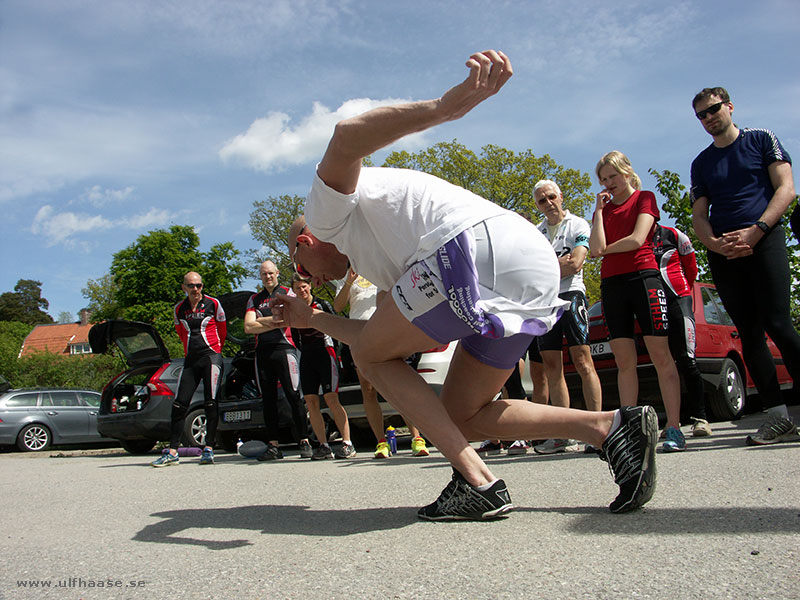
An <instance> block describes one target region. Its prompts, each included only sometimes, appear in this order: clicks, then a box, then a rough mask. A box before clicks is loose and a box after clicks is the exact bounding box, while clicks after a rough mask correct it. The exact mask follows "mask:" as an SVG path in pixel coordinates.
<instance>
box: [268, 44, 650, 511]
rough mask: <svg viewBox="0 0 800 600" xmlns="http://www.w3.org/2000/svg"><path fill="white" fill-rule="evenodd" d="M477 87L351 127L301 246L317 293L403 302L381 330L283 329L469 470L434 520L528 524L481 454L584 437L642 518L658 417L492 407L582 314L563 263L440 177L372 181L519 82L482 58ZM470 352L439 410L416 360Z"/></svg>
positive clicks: (522, 225)
mask: <svg viewBox="0 0 800 600" xmlns="http://www.w3.org/2000/svg"><path fill="white" fill-rule="evenodd" d="M466 66H467V67H468V69H469V75H468V76H467V77H466V79H465V80H464V81H463V82H462V83H460V84H459V85H456V86H455V87H453V88H451V89H450V90H448V91H447V92H446V93H445V94H444V95H443V96H442V97H441V98H438V99H435V100H426V101H420V102H411V103H406V104H401V105H393V106H388V107H381V108H377V109H374V110H371V111H369V112H367V113H364V114H362V115H359V116H357V117H354V118H351V119H347V120H344V121H341V122H339V123H338V124H337V125H336V128H335V130H334V134H333V137H332V138H331V140H330V143H329V145H328V148H327V150H326V152H325V155H324V157H323V158H322V161H321V162H320V163H319V165H318V167H317V173H316V175H315V178H314V182H313V185H312V189H311V191H310V193H309V195H308V197H307V199H306V205H305V212H306V217H307V219H308V221H306V217H300V218H299V219H297V220H296V221H295V223H293V224H292V227H291V228H290V230H289V236H288V247H289V251H290V253H291V258H292V260H293V262H294V265H295V270H296V271H297V272H298V273H299V274H300V275H301V276H310V277H311V278H312V281H313V282H314V284H315V285H320V284H321V283H323V282H325V281H331V280H334V279H340V278H342V277H344V276H345V275H346V274H347V270H348V269H349V268H350V267H351V265H352V268H353V269H354V270H355V271H356V272H357V273H360V274H362V275H363V276H364V277H367V278H368V279H369V280H370V281H372V282H373V283H375V284H376V285H377V286H378V288H379V289H384V290H391V292H392V294H391V297H388V296H387V298H386V299H385V300H384V301H383V302H381V303H380V305H379V306H378V310H377V311H376V312H375V314H374V315H372V318H370V320H369V321H366V322H364V321H353V320H349V319H345V318H342V317H338V316H333V315H328V314H326V313H323V312H319V311H313V310H312V309H311V308H310V307H309V306H308V305H307V304H306V303H305V302H303V301H302V300H300V299H298V298H295V297H289V296H283V295H280V296H278V298H277V299H275V300H273V302H272V306H273V313H276V312H277V314H276V315H275V316H276V319H277V320H279V321H280V320H283V322H284V323H285V324H286V325H288V326H293V327H314V328H316V329H320V330H322V331H325V332H326V333H328V334H329V335H331V336H333V337H335V338H337V339H340V340H342V341H344V342H345V343H347V344H349V345H350V348H351V350H352V353H353V358H354V359H355V362H356V364H357V365H358V366H359V368H361V369H362V370H363V371H364V372H365V374H366V376H367V377H368V378H369V380H370V381H372V382H373V383H374V384H375V387H376V388H377V389H378V391H379V392H380V393H381V394H382V395H383V396H384V397H386V398H387V399H388V400H389V401H390V402H391V403H392V405H393V406H395V407H396V408H397V409H398V410H399V411H400V412H401V413H403V414H407V415H408V416H410V417H411V418H412V419H413V420H414V422H415V423H416V424H417V425H418V426H419V427H421V428H422V429H423V430H424V431H425V434H426V436H427V437H428V438H429V439H430V440H431V441H432V442H433V443H434V444H435V445H436V447H437V449H439V450H440V451H441V452H442V454H443V455H444V456H445V457H446V458H447V459H448V460H449V461H450V463H451V464H452V466H453V475H452V478H451V481H450V483H449V484H448V485H447V486H446V487H445V488H444V490H443V491H442V493H441V494H440V495H439V498H438V499H437V500H436V501H435V502H433V503H432V504H430V505H428V506H426V507H424V508H422V509H420V511H419V512H418V515H419V517H420V518H422V519H428V520H455V519H488V518H494V517H498V516H503V515H505V514H506V513H507V512H508V511H510V510H511V509H512V508H513V505H512V504H511V499H510V497H509V494H508V489H507V488H506V485H505V483H504V482H503V481H502V480H501V479H498V478H496V477H495V476H494V475H493V474H492V473H491V471H490V470H489V469H488V467H487V466H486V464H485V463H484V462H483V461H482V460H481V459H480V457H479V456H478V454H477V453H476V451H475V450H474V449H473V448H472V446H470V444H469V440H480V439H485V438H505V439H520V438H521V439H531V438H539V437H544V438H548V437H576V438H579V439H582V440H584V441H587V442H590V443H592V444H595V445H597V446H600V445H601V444H602V452H603V454H602V455H601V456H602V457H603V458H605V459H606V460H608V461H609V465H610V467H611V469H612V472H614V473H615V481H616V482H617V484H618V485H619V487H620V493H619V495H618V496H617V498H616V499H615V500H614V501H613V502H612V503H611V505H610V506H609V508H610V509H611V510H612V511H613V512H624V511H628V510H632V509H635V508H638V507H639V506H642V505H643V504H644V503H645V502H647V501H648V500H649V499H650V498H651V497H652V495H653V492H654V491H655V488H654V485H655V454H654V450H655V445H656V443H657V435H658V424H657V418H656V416H655V411H654V410H653V409H652V408H651V407H639V408H633V407H625V408H622V409H621V410H619V411H615V412H600V413H595V412H589V411H582V410H572V409H568V408H555V407H551V406H542V405H539V404H534V403H533V402H520V401H519V400H511V401H507V400H497V401H494V402H492V399H493V398H494V396H495V395H496V394H497V392H498V391H499V390H500V387H501V386H502V385H503V383H504V382H505V381H506V379H507V378H508V376H509V374H510V373H511V370H512V368H513V366H514V364H515V363H516V362H517V360H518V359H519V357H520V356H522V353H523V351H524V350H525V348H527V347H528V346H529V345H530V342H531V339H532V338H533V337H534V336H536V335H541V334H542V333H545V332H546V331H547V330H549V329H550V328H551V327H552V326H553V324H554V323H555V321H556V320H557V319H558V317H559V316H560V313H561V311H562V310H563V308H564V307H565V305H566V303H565V302H564V301H563V300H560V299H559V298H558V281H559V272H558V262H557V260H556V257H555V255H554V254H553V251H552V248H551V247H550V245H549V244H548V243H547V240H545V239H544V237H543V236H542V235H541V234H540V233H539V232H538V231H537V230H536V227H535V226H533V225H531V224H530V223H529V222H527V221H526V220H525V219H524V218H522V217H520V216H519V215H516V214H514V213H512V212H510V211H507V210H505V209H503V208H502V207H500V206H498V205H496V204H494V203H492V202H489V201H488V200H485V199H483V198H480V197H479V196H477V195H475V194H473V193H471V192H469V191H467V190H465V189H463V188H460V187H458V186H455V185H452V184H450V183H448V182H446V181H443V180H441V179H438V178H437V177H434V176H431V175H428V174H426V173H421V172H418V171H411V170H406V169H388V168H383V169H381V168H368V167H363V168H362V160H363V158H364V157H366V156H369V155H370V154H372V153H374V152H376V151H378V150H379V149H381V148H383V147H385V146H388V145H389V144H391V143H393V142H395V141H397V140H399V139H401V138H403V137H404V136H406V135H408V134H411V133H414V132H420V131H424V130H426V129H429V128H431V127H433V126H435V125H438V124H441V123H445V122H447V121H451V120H455V119H458V118H461V117H463V116H464V115H465V114H466V113H468V112H469V111H470V110H472V109H473V108H474V107H475V106H477V105H478V104H480V103H481V102H483V101H484V100H486V99H487V98H489V97H490V96H492V95H494V94H495V93H497V92H498V91H499V90H500V88H501V87H502V86H503V85H504V84H505V83H506V81H507V80H508V79H509V78H510V77H511V74H512V68H511V62H510V61H509V60H508V58H507V57H506V56H505V55H504V54H502V53H498V52H495V51H494V50H487V51H485V52H478V53H475V54H473V55H472V56H471V57H470V58H469V60H468V61H467V63H466ZM457 339H458V340H460V342H459V344H458V347H457V348H456V351H455V354H454V356H453V359H452V361H451V363H450V367H449V370H448V373H447V378H446V380H445V383H444V386H443V387H442V391H441V395H440V396H439V397H437V395H436V393H435V392H434V391H433V390H432V389H431V387H430V386H429V385H428V384H427V383H426V382H425V381H424V380H423V379H422V377H421V376H420V375H419V374H418V373H417V372H416V371H415V370H414V369H413V368H411V366H409V365H408V364H407V363H406V362H405V360H404V359H405V357H407V356H409V355H411V354H413V353H414V352H419V351H425V350H427V349H430V348H433V347H435V346H438V345H441V344H443V343H446V342H447V343H449V342H451V341H454V340H457Z"/></svg>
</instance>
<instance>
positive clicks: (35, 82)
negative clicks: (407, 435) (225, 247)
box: [0, 0, 800, 318]
mask: <svg viewBox="0 0 800 600" xmlns="http://www.w3.org/2000/svg"><path fill="white" fill-rule="evenodd" d="M798 34H800V3H798V2H797V1H796V0H762V1H760V2H752V1H742V0H732V1H728V2H720V1H716V0H710V1H709V0H706V1H705V2H694V1H680V0H676V1H673V2H667V3H655V2H651V1H648V0H628V1H626V2H617V1H616V0H609V1H607V2H603V3H595V2H587V1H586V0H529V1H523V2H520V1H515V2H510V1H509V2H505V1H496V2H491V3H487V2H477V1H475V0H458V1H450V0H439V1H437V2H430V1H425V2H423V1H420V0H408V1H407V2H403V3H396V2H382V1H380V0H379V1H377V2H376V1H375V0H336V1H328V0H313V1H306V0H228V1H225V2H223V1H220V0H216V1H215V0H160V1H155V0H154V1H143V0H124V1H122V0H37V1H35V2H31V1H29V0H0V211H2V214H3V218H2V221H1V222H2V224H1V225H0V234H1V235H0V292H4V291H10V290H13V287H14V285H15V284H16V282H17V280H18V279H34V280H39V281H41V282H42V289H43V296H44V297H45V298H47V299H48V300H49V301H50V310H49V312H50V314H51V315H53V317H54V318H58V316H59V314H60V313H61V312H70V313H72V314H73V315H75V314H77V312H78V310H80V309H81V308H82V307H84V306H85V305H86V304H87V300H86V299H85V298H84V297H83V296H82V294H81V289H82V288H83V287H85V285H86V282H87V281H88V280H89V279H97V278H99V277H101V276H103V275H104V274H105V273H107V272H108V268H109V266H110V264H111V257H112V255H113V254H114V253H115V252H117V251H119V250H120V249H122V248H125V247H126V246H128V245H130V244H131V243H133V242H134V241H135V240H136V238H137V237H138V236H140V235H142V234H144V233H147V232H148V231H151V230H153V229H159V228H168V227H169V226H170V225H173V224H178V225H192V226H193V227H194V228H195V229H196V231H197V232H198V234H199V236H200V240H201V249H203V250H205V249H208V248H209V247H210V246H212V245H213V244H216V243H220V242H224V241H232V242H233V243H234V244H235V245H236V247H237V248H239V249H240V250H246V249H250V248H255V247H256V246H257V244H256V242H255V240H254V239H253V238H252V236H251V235H250V232H249V231H248V228H247V220H248V216H249V212H250V210H252V205H253V202H254V201H256V200H264V199H266V198H268V197H269V196H279V195H282V194H298V195H305V194H306V192H307V191H308V188H309V186H310V182H311V177H312V174H313V169H314V164H315V162H316V161H317V160H318V159H319V158H320V157H321V155H322V153H323V151H324V149H325V146H326V143H327V140H328V138H329V136H330V133H331V131H332V129H333V126H334V124H335V123H336V122H337V121H338V120H340V119H342V118H344V117H348V116H351V115H354V114H358V113H359V112H362V111H364V110H368V109H369V108H372V107H374V106H379V105H381V104H386V103H390V102H397V101H401V100H418V99H427V98H433V97H437V96H439V95H440V94H441V93H443V92H444V91H445V90H446V89H447V88H448V87H450V86H452V85H454V84H456V83H458V82H459V81H461V80H462V79H463V77H464V76H465V75H466V69H465V68H464V62H465V60H466V59H467V57H468V56H469V54H471V53H472V52H473V51H476V50H484V49H486V48H497V49H501V50H503V51H504V52H505V53H506V54H507V55H508V56H509V57H510V59H511V61H512V63H513V65H514V71H515V74H514V77H513V78H512V79H511V80H510V82H509V83H508V84H507V85H506V87H505V88H504V89H503V90H502V92H501V93H500V94H498V95H497V96H495V97H493V98H492V99H490V100H489V101H488V102H486V103H485V104H483V105H481V106H479V107H478V108H477V109H475V110H474V111H473V112H472V113H470V114H469V115H467V116H466V117H465V118H463V119H461V120H459V121H455V122H452V123H448V124H446V125H442V126H440V127H437V128H435V129H433V130H430V131H427V132H424V133H422V134H418V135H416V136H414V137H412V138H408V139H406V140H403V141H402V142H400V143H399V144H398V145H397V146H396V147H395V148H403V149H407V150H419V149H422V148H424V147H427V146H429V145H431V144H434V143H436V142H439V141H451V140H453V139H458V141H459V142H461V143H462V144H465V145H466V146H468V147H470V148H472V149H473V150H476V151H477V150H479V149H480V147H481V146H483V145H485V144H496V145H500V146H504V147H507V148H510V149H512V150H515V151H523V150H526V149H531V150H532V151H533V152H534V153H535V154H536V155H543V154H550V156H552V157H553V158H554V159H555V160H556V161H557V162H559V163H561V164H563V165H565V166H567V167H571V168H577V169H580V170H582V171H585V172H589V173H593V169H594V165H595V163H596V162H597V159H598V158H599V157H600V156H601V155H602V154H604V153H605V152H606V151H608V150H611V149H619V150H622V151H623V152H625V153H626V154H628V156H629V157H630V158H631V160H632V162H633V166H634V168H635V169H636V171H637V172H638V173H639V174H640V175H641V176H642V179H643V181H644V187H645V188H646V189H652V188H653V179H652V178H651V177H650V176H649V175H647V170H648V169H649V168H654V169H658V170H663V169H669V170H672V171H675V172H678V173H679V174H680V175H681V178H682V180H683V182H684V183H685V184H688V179H689V165H690V163H691V160H692V158H693V157H694V156H695V155H696V154H697V153H698V152H699V151H700V150H701V149H702V148H703V147H705V146H706V145H708V143H709V142H710V138H709V137H708V135H707V134H706V133H705V132H704V131H703V130H702V128H701V127H700V125H699V123H698V122H697V120H696V119H695V118H694V117H693V115H692V111H691V106H690V102H691V98H692V96H693V95H694V93H695V92H697V91H698V90H699V89H701V88H703V87H706V86H716V85H722V86H724V87H726V88H728V90H729V91H730V93H731V96H732V99H733V102H734V104H735V113H734V120H735V122H736V123H738V124H739V125H742V126H757V127H767V128H770V129H772V130H774V131H775V132H776V133H777V135H778V136H779V137H780V139H781V141H782V142H783V144H784V146H785V147H786V149H787V150H788V152H789V153H790V154H791V155H792V156H794V157H797V156H800V110H798V106H800V77H798V75H800V73H798V71H799V70H800V69H799V66H800V61H798V59H797V39H798ZM382 156H385V154H383V155H377V156H376V157H375V162H376V164H380V162H381V161H382ZM593 189H594V191H597V190H599V186H597V185H595V186H594V188H593ZM247 283H248V287H251V286H254V285H255V280H250V281H249V282H247ZM178 285H179V282H176V291H177V288H178Z"/></svg>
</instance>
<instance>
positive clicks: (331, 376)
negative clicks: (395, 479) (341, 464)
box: [292, 273, 356, 460]
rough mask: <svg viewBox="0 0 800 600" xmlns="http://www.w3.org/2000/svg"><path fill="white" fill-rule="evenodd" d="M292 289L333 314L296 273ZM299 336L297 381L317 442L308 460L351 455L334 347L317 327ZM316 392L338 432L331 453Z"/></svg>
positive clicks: (306, 282) (316, 306)
mask: <svg viewBox="0 0 800 600" xmlns="http://www.w3.org/2000/svg"><path fill="white" fill-rule="evenodd" d="M292 291H294V293H295V295H296V296H297V297H298V298H302V299H303V300H305V301H306V302H307V303H308V305H309V306H310V307H311V308H312V309H316V310H321V311H323V312H326V313H328V314H331V315H332V314H334V312H333V308H332V307H331V305H330V304H328V303H327V302H326V301H325V300H321V299H319V298H315V297H314V296H312V295H311V286H310V285H309V283H308V281H307V280H305V279H303V278H302V277H300V276H299V275H297V274H296V273H295V274H294V276H293V277H292ZM297 333H298V337H299V338H300V340H299V341H300V350H301V352H300V384H301V387H302V388H303V395H304V397H305V400H306V406H307V407H308V415H309V417H310V418H311V428H312V429H313V430H314V435H316V436H317V439H318V440H319V442H320V445H319V447H318V448H315V449H314V452H313V454H312V455H311V460H324V459H326V458H331V457H335V458H353V457H355V455H356V449H355V448H354V447H353V442H352V441H350V422H349V421H348V419H347V412H346V411H345V409H344V407H343V406H342V405H341V403H340V402H339V360H338V358H337V357H336V349H335V348H334V347H333V339H332V338H331V336H329V335H327V334H325V333H322V332H321V331H319V330H317V329H312V328H307V329H298V330H297ZM320 395H322V397H323V398H324V399H325V404H327V405H328V408H329V409H330V411H331V415H332V416H333V420H334V422H335V423H336V427H337V428H338V429H339V433H341V434H342V446H341V447H340V448H339V449H337V450H336V454H335V455H334V454H333V453H332V452H331V448H330V446H328V440H327V438H326V436H325V422H324V421H323V420H322V412H321V411H320V398H319V397H320Z"/></svg>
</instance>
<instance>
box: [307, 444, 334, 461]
mask: <svg viewBox="0 0 800 600" xmlns="http://www.w3.org/2000/svg"><path fill="white" fill-rule="evenodd" d="M329 458H333V452H331V447H330V446H328V445H326V444H320V445H319V446H317V447H316V448H314V453H313V454H312V455H311V460H327V459H329Z"/></svg>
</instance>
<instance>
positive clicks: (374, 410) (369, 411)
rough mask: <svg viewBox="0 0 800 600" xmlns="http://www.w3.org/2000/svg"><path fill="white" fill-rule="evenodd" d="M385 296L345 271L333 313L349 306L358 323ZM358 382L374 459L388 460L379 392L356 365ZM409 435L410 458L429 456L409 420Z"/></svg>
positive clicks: (361, 278) (371, 285)
mask: <svg viewBox="0 0 800 600" xmlns="http://www.w3.org/2000/svg"><path fill="white" fill-rule="evenodd" d="M384 295H385V292H381V291H379V290H378V287H377V286H376V285H375V284H374V283H371V282H370V281H368V280H366V279H364V278H363V277H361V276H360V275H358V274H357V273H356V272H355V271H353V269H349V270H348V271H347V277H346V278H345V279H344V280H343V281H342V282H341V283H340V284H339V285H338V286H337V290H336V297H335V298H334V299H333V309H334V310H335V311H336V312H339V313H341V312H344V310H345V308H347V306H348V304H349V305H350V318H351V319H356V320H358V321H367V320H369V318H370V317H371V316H372V315H373V314H374V313H375V311H376V310H377V309H378V301H379V300H380V299H382V298H383V296H384ZM356 374H357V375H358V382H359V384H361V397H362V398H363V400H364V414H366V416H367V423H369V428H370V429H371V430H372V434H373V435H374V436H375V439H376V440H377V445H376V446H375V454H374V458H389V457H390V456H391V452H390V450H389V443H388V442H387V441H386V437H385V431H384V423H383V411H382V410H381V405H380V403H379V402H378V391H377V390H376V389H375V386H373V385H372V383H371V382H370V381H369V380H368V379H367V378H366V377H364V374H363V373H362V372H361V369H359V368H358V365H356ZM405 421H406V425H407V426H408V429H409V432H410V433H411V454H412V455H413V456H428V455H429V454H430V453H429V452H428V448H427V444H426V443H425V439H424V438H423V437H422V436H421V435H420V433H419V429H417V428H416V427H415V426H414V425H413V424H412V423H411V422H410V421H409V420H408V419H406V420H405Z"/></svg>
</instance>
